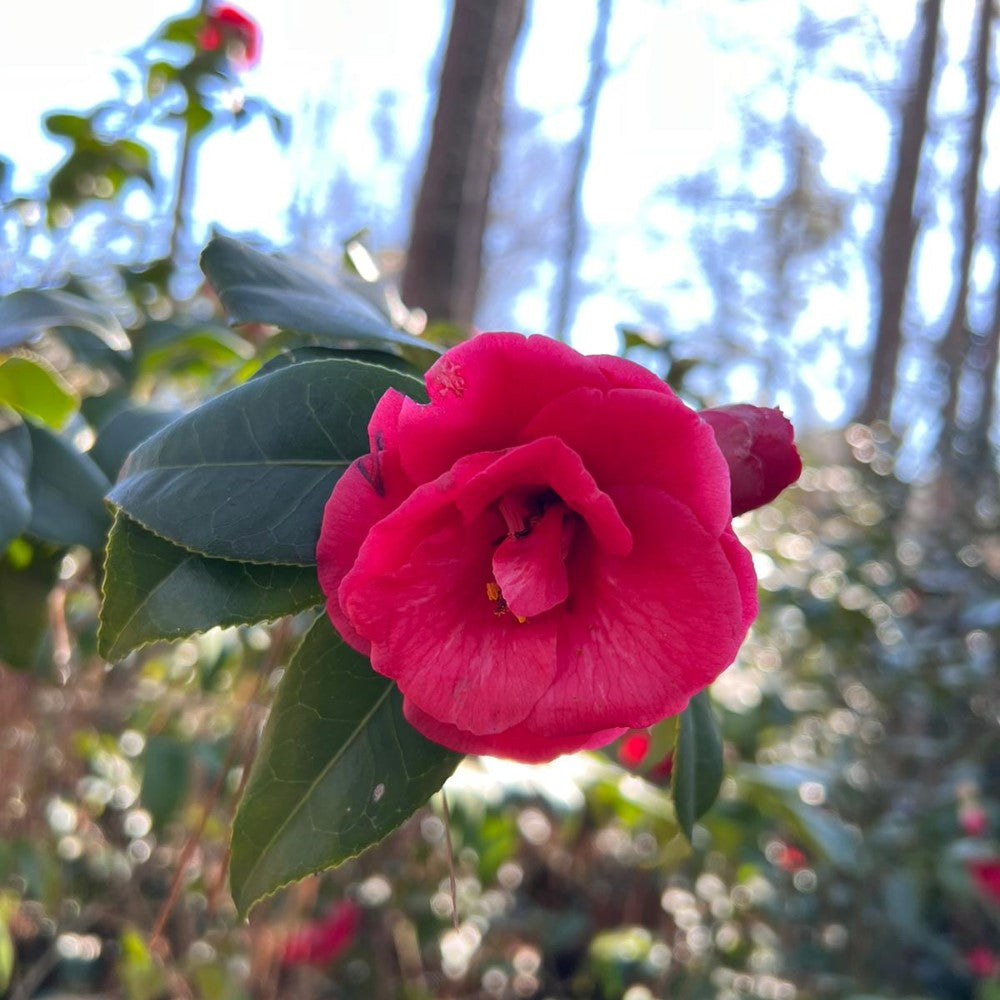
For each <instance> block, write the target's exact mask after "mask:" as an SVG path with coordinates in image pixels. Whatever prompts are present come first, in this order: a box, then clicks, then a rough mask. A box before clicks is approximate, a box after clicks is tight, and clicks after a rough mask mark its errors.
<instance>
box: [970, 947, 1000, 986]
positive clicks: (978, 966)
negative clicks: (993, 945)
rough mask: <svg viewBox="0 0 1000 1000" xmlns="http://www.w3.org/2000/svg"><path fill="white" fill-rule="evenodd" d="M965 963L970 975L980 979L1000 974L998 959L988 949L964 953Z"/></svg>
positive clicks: (977, 949) (974, 949)
mask: <svg viewBox="0 0 1000 1000" xmlns="http://www.w3.org/2000/svg"><path fill="white" fill-rule="evenodd" d="M965 962H966V964H967V965H968V966H969V970H970V971H971V972H972V974H973V975H974V976H977V977H978V978H980V979H986V978H987V977H988V976H992V975H994V974H1000V958H998V957H997V955H996V954H994V953H993V952H992V951H990V949H989V948H982V947H980V948H973V949H972V951H970V952H967V953H966V956H965Z"/></svg>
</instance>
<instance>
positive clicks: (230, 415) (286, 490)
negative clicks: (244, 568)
mask: <svg viewBox="0 0 1000 1000" xmlns="http://www.w3.org/2000/svg"><path fill="white" fill-rule="evenodd" d="M390 387H392V388H396V389H398V390H399V391H401V392H404V393H406V394H408V395H410V396H414V397H418V398H426V397H425V395H424V387H423V384H422V383H421V382H420V381H419V380H418V379H416V378H413V377H411V376H408V375H405V374H403V373H401V372H396V371H390V370H389V369H388V368H384V367H382V366H380V365H372V364H366V363H364V362H361V361H352V360H349V359H346V358H345V359H341V358H337V359H331V360H327V361H310V362H304V363H303V364H298V365H292V366H291V367H289V368H283V369H281V370H280V371H276V372H273V373H271V374H270V375H263V376H261V377H260V378H255V379H252V380H251V381H249V382H247V383H245V384H244V385H240V386H237V387H236V388H235V389H230V390H229V392H226V393H223V394H222V395H221V396H217V397H216V398H215V399H213V400H210V401H209V402H208V403H205V404H204V405H203V406H201V407H199V408H198V409H197V410H194V411H192V412H191V413H189V414H186V415H185V416H183V417H181V418H180V419H179V420H176V421H174V422H173V423H172V424H170V426H168V427H166V428H164V429H163V430H162V431H160V433H159V434H156V435H154V436H153V437H152V438H150V439H149V440H148V441H145V442H144V443H143V444H141V445H140V446H139V447H138V448H137V449H136V450H135V451H134V452H132V454H131V455H130V456H129V459H128V461H127V462H126V463H125V466H124V468H123V469H122V473H121V478H120V480H119V482H118V484H117V485H116V486H115V488H114V489H113V490H112V491H111V494H110V500H111V501H112V502H113V503H114V504H116V505H118V506H119V507H121V508H122V510H124V511H125V513H126V514H128V516H129V517H131V518H132V519H133V520H135V521H138V522H139V523H140V524H142V525H144V526H145V527H146V528H148V529H149V530H150V531H153V532H154V533H155V534H157V535H162V536H163V537H164V538H169V539H170V540H171V541H173V542H176V543H177V544H178V545H182V546H184V547H185V548H189V549H193V550H194V551H196V552H201V553H203V554H205V555H208V556H214V557H217V558H222V559H236V560H238V561H241V562H257V563H286V564H293V565H310V564H312V563H314V562H315V549H316V542H317V540H318V538H319V529H320V525H321V523H322V518H323V507H324V506H325V504H326V501H327V500H328V499H329V496H330V491H331V490H332V489H333V484H334V483H335V482H336V481H337V479H338V478H339V477H340V476H341V475H342V474H343V472H344V470H345V469H346V468H347V467H348V466H349V465H350V463H351V462H353V461H354V459H356V458H357V457H359V456H360V455H363V454H366V453H367V452H368V431H367V427H368V421H369V418H370V417H371V413H372V410H373V409H374V407H375V404H376V402H377V401H378V399H379V398H380V397H381V396H382V394H383V393H384V392H385V391H386V390H387V389H389V388H390Z"/></svg>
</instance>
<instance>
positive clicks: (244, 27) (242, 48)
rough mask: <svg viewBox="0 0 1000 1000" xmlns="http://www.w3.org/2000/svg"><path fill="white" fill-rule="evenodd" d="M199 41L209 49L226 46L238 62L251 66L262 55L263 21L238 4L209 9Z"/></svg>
mask: <svg viewBox="0 0 1000 1000" xmlns="http://www.w3.org/2000/svg"><path fill="white" fill-rule="evenodd" d="M198 44H199V46H200V47H201V48H202V49H203V50H204V51H206V52H214V51H215V50H216V49H218V48H222V47H223V46H224V47H225V48H226V53H227V55H228V56H229V59H230V61H231V62H232V63H233V64H234V65H235V66H237V67H238V68H239V69H249V68H250V67H251V66H255V65H256V64H257V60H258V59H260V25H258V24H257V22H256V21H255V20H253V18H251V17H250V16H249V15H248V14H245V13H244V12H243V11H242V10H240V9H239V8H238V7H230V6H228V5H222V6H220V7H215V8H213V9H212V10H210V11H209V13H208V17H207V19H206V21H205V24H204V26H203V27H202V29H201V33H200V34H199V36H198Z"/></svg>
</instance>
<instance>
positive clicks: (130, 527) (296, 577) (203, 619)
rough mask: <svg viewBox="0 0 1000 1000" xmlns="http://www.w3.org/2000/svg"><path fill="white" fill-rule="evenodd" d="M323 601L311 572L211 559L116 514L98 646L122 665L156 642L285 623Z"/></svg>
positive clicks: (310, 570)
mask: <svg viewBox="0 0 1000 1000" xmlns="http://www.w3.org/2000/svg"><path fill="white" fill-rule="evenodd" d="M322 603H323V593H322V591H321V590H320V587H319V581H318V579H317V578H316V571H315V569H313V567H311V566H309V567H299V566H261V565H252V564H248V563H237V562H231V561H229V560H226V559H209V558H207V557H205V556H201V555H198V554H197V553H195V552H191V551H189V550H187V549H182V548H178V547H177V546H175V545H171V543H170V542H168V541H166V540H164V539H162V538H159V537H157V536H156V535H154V534H151V533H150V532H148V531H146V530H145V529H144V528H142V527H141V526H140V525H138V524H136V523H135V522H134V521H130V520H129V519H128V518H127V517H125V516H124V515H123V514H121V513H118V514H116V515H115V520H114V525H113V526H112V528H111V534H110V536H109V539H108V550H107V561H106V563H105V584H104V602H103V604H102V607H101V626H100V632H99V636H98V643H99V648H100V652H101V655H102V656H104V657H105V659H108V660H116V659H120V658H121V657H123V656H125V654H126V653H128V652H130V651H131V650H133V649H135V648H137V647H138V646H142V645H144V644H145V643H147V642H153V641H155V640H157V639H182V638H185V637H186V636H189V635H192V634H193V633H195V632H203V631H205V630H206V629H209V628H213V627H214V626H216V625H224V626H228V625H245V624H253V623H255V622H261V621H269V620H273V619H275V618H281V617H282V616H283V615H288V614H294V613H296V612H298V611H302V610H304V609H305V608H311V607H315V606H317V605H319V604H322Z"/></svg>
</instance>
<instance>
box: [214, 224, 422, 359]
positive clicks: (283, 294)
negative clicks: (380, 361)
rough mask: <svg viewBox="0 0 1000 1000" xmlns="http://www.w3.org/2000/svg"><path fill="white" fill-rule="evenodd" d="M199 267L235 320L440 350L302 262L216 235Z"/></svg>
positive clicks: (375, 344)
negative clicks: (394, 325) (267, 252)
mask: <svg viewBox="0 0 1000 1000" xmlns="http://www.w3.org/2000/svg"><path fill="white" fill-rule="evenodd" d="M201 267H202V270H203V271H204V272H205V275H206V276H207V277H208V280H209V281H210V282H211V283H212V287H213V288H214V289H215V291H216V292H217V293H218V296H219V298H220V299H221V300H222V304H223V305H224V306H225V307H226V309H227V310H228V311H229V313H230V315H231V316H232V318H233V321H234V322H237V323H270V324H273V325H274V326H280V327H282V328H284V329H287V330H297V331H298V332H299V333H303V334H311V335H312V336H313V337H315V338H316V340H317V342H318V343H324V344H327V345H329V346H333V347H342V348H344V349H345V350H358V349H362V350H364V349H368V350H381V351H390V352H392V353H396V354H398V353H399V351H400V350H401V349H403V348H408V349H411V350H416V351H420V352H421V353H422V354H426V355H428V357H429V358H430V359H431V360H433V357H434V356H436V355H437V354H440V353H441V352H440V349H439V348H436V347H434V345H432V344H429V343H427V342H425V341H422V340H418V339H417V338H416V337H411V336H409V334H405V333H402V332H401V331H399V330H397V329H395V328H394V327H393V326H391V325H390V324H389V323H388V321H387V320H386V319H385V318H384V317H382V316H380V315H379V314H378V312H377V311H376V310H375V309H373V308H372V307H371V306H369V305H368V303H367V302H365V301H364V300H363V299H361V298H360V297H359V296H357V295H355V294H353V293H351V292H349V291H347V290H346V289H344V288H339V287H337V286H336V285H334V284H333V283H332V282H329V281H325V280H323V278H322V277H317V276H314V275H313V274H312V273H310V269H309V267H308V266H307V265H305V264H303V263H299V262H293V261H290V260H287V259H286V258H284V257H280V256H274V255H270V254H265V253H261V252H260V251H258V250H254V249H252V248H251V247H248V246H246V245H245V244H243V243H239V242H237V241H236V240H232V239H228V238H226V237H222V236H220V237H216V238H215V239H214V240H212V242H211V243H209V244H208V246H207V247H205V250H204V252H203V253H202V255H201Z"/></svg>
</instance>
